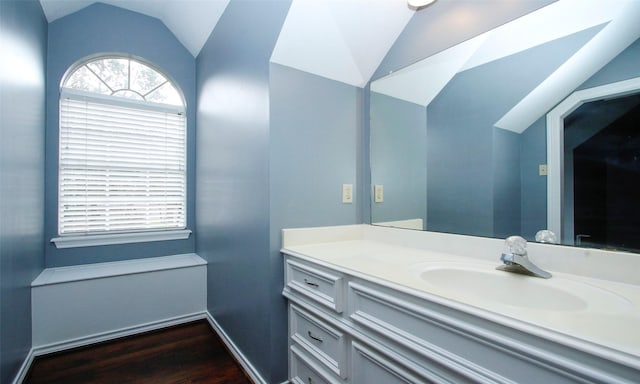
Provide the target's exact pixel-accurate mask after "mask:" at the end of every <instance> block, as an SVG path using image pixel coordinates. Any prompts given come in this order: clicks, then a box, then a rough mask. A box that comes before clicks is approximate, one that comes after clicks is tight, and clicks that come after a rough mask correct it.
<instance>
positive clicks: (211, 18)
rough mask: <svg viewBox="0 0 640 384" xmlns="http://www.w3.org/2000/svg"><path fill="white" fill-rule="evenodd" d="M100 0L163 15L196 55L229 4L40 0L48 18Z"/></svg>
mask: <svg viewBox="0 0 640 384" xmlns="http://www.w3.org/2000/svg"><path fill="white" fill-rule="evenodd" d="M98 2H99V3H105V4H109V5H113V6H116V7H120V8H125V9H128V10H130V11H134V12H138V13H142V14H144V15H147V16H151V17H155V18H157V19H160V20H161V21H162V22H163V23H164V25H166V26H167V28H169V30H171V32H172V33H173V34H174V35H175V36H176V38H177V39H178V40H179V41H180V42H181V43H182V45H184V46H185V47H186V48H187V49H188V50H189V52H191V54H192V55H193V56H194V57H195V56H198V53H200V50H201V49H202V47H203V46H204V43H205V42H206V41H207V39H208V38H209V35H210V34H211V31H212V30H213V28H214V27H215V26H216V23H217V22H218V19H220V16H222V13H223V12H224V10H225V8H226V7H227V4H229V0H100V1H96V0H40V4H42V9H43V11H44V14H45V16H46V17H47V21H49V22H52V21H54V20H57V19H59V18H61V17H64V16H66V15H69V14H71V13H74V12H76V11H79V10H80V9H82V8H85V7H87V6H89V5H91V4H93V3H98Z"/></svg>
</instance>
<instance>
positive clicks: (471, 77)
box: [370, 0, 640, 252]
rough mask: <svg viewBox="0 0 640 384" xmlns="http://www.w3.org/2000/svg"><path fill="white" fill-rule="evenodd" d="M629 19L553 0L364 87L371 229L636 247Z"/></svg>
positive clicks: (638, 102) (639, 16)
mask: <svg viewBox="0 0 640 384" xmlns="http://www.w3.org/2000/svg"><path fill="white" fill-rule="evenodd" d="M638 20H640V1H637V0H615V1H611V0H579V1H576V0H559V1H557V2H554V3H552V4H550V5H548V6H546V7H544V8H541V9H539V10H537V11H535V12H532V13H530V14H528V15H525V16H523V17H521V18H519V19H516V20H514V21H512V22H510V23H508V24H505V25H502V26H500V27H498V28H495V29H493V30H491V31H489V32H486V33H484V34H482V35H479V36H476V37H475V38H472V39H470V40H467V41H465V42H463V43H461V44H458V45H456V46H454V47H452V48H449V49H447V50H445V51H442V52H440V53H438V54H435V55H433V56H431V57H428V58H425V59H423V60H421V61H419V62H417V63H415V64H413V65H411V66H409V67H406V68H404V69H401V70H399V71H396V72H394V73H392V74H390V75H389V76H386V77H383V78H380V79H378V80H376V81H374V82H372V83H371V98H370V107H371V110H370V118H371V121H370V124H371V125H370V132H371V136H370V145H371V147H370V159H371V183H372V186H371V188H372V193H371V195H372V201H371V206H372V209H371V221H372V223H373V224H380V225H391V226H397V227H404V228H411V229H422V230H428V231H437V232H447V233H457V234H467V235H474V236H487V237H498V238H504V237H507V236H510V235H514V234H520V235H521V236H523V237H525V238H527V239H529V240H534V238H535V235H536V233H537V232H538V231H540V230H543V229H549V230H552V231H553V232H555V233H556V235H557V237H558V242H560V243H562V244H566V245H581V246H591V247H598V248H607V249H618V250H631V251H637V252H640V81H639V79H640V40H639V38H640V22H638Z"/></svg>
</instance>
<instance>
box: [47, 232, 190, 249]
mask: <svg viewBox="0 0 640 384" xmlns="http://www.w3.org/2000/svg"><path fill="white" fill-rule="evenodd" d="M190 235H191V230H190V229H179V230H163V231H141V232H124V233H108V234H100V235H70V236H60V237H54V238H53V239H51V242H52V243H54V244H55V246H56V248H77V247H93V246H99V245H115V244H131V243H146V242H152V241H166V240H185V239H188V238H189V236H190Z"/></svg>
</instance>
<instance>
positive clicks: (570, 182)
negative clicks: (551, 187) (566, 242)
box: [562, 94, 640, 249]
mask: <svg viewBox="0 0 640 384" xmlns="http://www.w3.org/2000/svg"><path fill="white" fill-rule="evenodd" d="M638 121H640V94H634V95H629V96H624V97H619V98H615V99H607V100H597V101H592V102H589V103H585V104H583V105H581V106H580V107H578V109H576V110H575V111H573V112H571V114H569V115H568V116H566V117H565V118H564V148H563V149H564V151H563V153H564V155H563V162H564V177H563V178H564V199H563V205H562V206H563V211H564V214H563V218H564V223H563V228H562V230H563V233H564V234H565V237H567V238H569V239H571V238H573V239H574V242H575V244H576V245H582V246H590V247H604V248H614V249H640V200H639V199H638V196H640V131H639V130H638V124H637V122H638Z"/></svg>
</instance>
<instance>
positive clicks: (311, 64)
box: [40, 0, 552, 87]
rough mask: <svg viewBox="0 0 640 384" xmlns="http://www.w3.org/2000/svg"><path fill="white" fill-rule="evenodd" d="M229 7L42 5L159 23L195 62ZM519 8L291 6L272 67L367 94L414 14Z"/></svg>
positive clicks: (465, 2) (466, 2)
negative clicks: (97, 9) (114, 10)
mask: <svg viewBox="0 0 640 384" xmlns="http://www.w3.org/2000/svg"><path fill="white" fill-rule="evenodd" d="M229 1H230V0H100V1H96V0H40V3H41V4H42V8H43V10H44V13H45V15H46V17H47V20H48V21H49V22H52V21H54V20H57V19H59V18H61V17H64V16H66V15H69V14H71V13H74V12H76V11H78V10H80V9H82V8H84V7H87V6H89V5H91V4H93V3H96V2H102V3H105V4H109V5H113V6H117V7H121V8H125V9H128V10H131V11H134V12H138V13H141V14H144V15H147V16H151V17H154V18H157V19H159V20H161V21H162V22H163V23H164V24H165V25H166V26H167V28H168V29H169V30H171V32H172V33H173V34H174V35H175V36H176V38H177V39H178V40H179V41H180V42H181V43H182V44H183V45H184V46H185V47H186V48H187V49H188V50H189V51H190V52H191V54H193V56H194V57H196V56H197V55H198V54H199V53H200V50H201V49H202V47H203V46H204V44H205V43H206V41H207V39H208V37H209V35H210V34H211V32H212V31H213V29H214V28H215V26H216V23H217V22H218V20H219V19H220V17H221V16H222V14H223V13H224V10H225V8H226V7H227V5H228V4H229ZM233 1H243V0H233ZM549 1H552V0H549ZM538 2H542V0H538ZM519 4H524V2H523V3H513V2H510V1H505V0H487V1H483V2H482V3H481V4H480V5H478V2H477V0H455V1H454V0H438V1H436V2H435V3H434V4H433V5H431V6H429V7H427V8H424V9H421V10H418V11H416V10H415V9H413V8H410V7H409V6H408V5H407V3H406V1H405V0H293V2H292V5H291V8H290V10H289V13H288V15H287V18H286V20H285V22H284V24H283V26H282V31H281V33H280V35H279V38H278V41H277V43H276V46H275V48H274V50H273V53H272V56H271V62H273V63H277V64H281V65H285V66H288V67H292V68H295V69H299V70H301V71H305V72H309V73H312V74H316V75H319V76H322V77H326V78H329V79H333V80H337V81H340V82H343V83H346V84H350V85H354V86H357V87H363V86H364V85H366V84H367V82H368V81H369V80H370V79H371V77H372V75H374V72H375V71H376V69H377V68H378V67H379V66H380V63H381V62H383V59H384V58H385V55H387V53H388V52H389V49H390V48H391V47H392V46H393V44H394V42H395V41H396V39H397V38H398V36H399V35H400V34H401V33H402V32H403V30H404V29H405V27H406V26H407V25H408V23H409V22H410V21H411V20H412V18H413V17H414V16H415V15H416V12H419V13H425V12H428V13H433V15H434V17H436V18H437V17H438V15H441V16H442V15H446V14H447V12H449V13H456V14H457V13H460V11H461V8H462V9H463V10H464V9H466V8H469V10H471V9H475V10H476V11H478V9H477V8H478V7H481V8H483V9H484V10H489V11H490V10H492V9H493V10H494V11H495V9H496V7H498V8H501V7H505V6H506V7H511V8H516V9H517V8H518V7H520V8H523V9H526V8H527V7H526V6H524V5H519ZM454 11H455V12H454ZM514 13H516V12H514ZM446 35H450V34H448V33H445V34H443V35H442V36H440V35H439V34H436V36H435V37H434V36H429V39H442V40H443V41H447V38H448V36H446ZM468 37H469V36H467V37H466V38H468Z"/></svg>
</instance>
